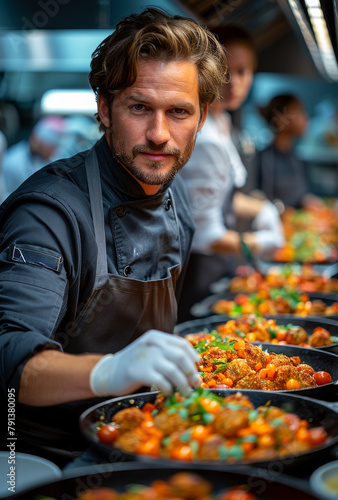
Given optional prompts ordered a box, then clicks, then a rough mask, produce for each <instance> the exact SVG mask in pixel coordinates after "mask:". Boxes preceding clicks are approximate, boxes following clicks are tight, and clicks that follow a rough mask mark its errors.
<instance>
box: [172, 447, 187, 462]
mask: <svg viewBox="0 0 338 500" xmlns="http://www.w3.org/2000/svg"><path fill="white" fill-rule="evenodd" d="M170 458H172V459H173V460H187V461H191V460H192V450H191V448H190V446H188V445H183V446H176V447H175V448H173V449H172V450H171V451H170Z"/></svg>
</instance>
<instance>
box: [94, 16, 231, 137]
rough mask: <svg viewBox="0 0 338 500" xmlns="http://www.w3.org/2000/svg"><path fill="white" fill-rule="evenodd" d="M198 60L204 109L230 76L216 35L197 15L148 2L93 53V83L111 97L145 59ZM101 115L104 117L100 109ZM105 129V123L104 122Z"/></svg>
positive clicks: (109, 100)
mask: <svg viewBox="0 0 338 500" xmlns="http://www.w3.org/2000/svg"><path fill="white" fill-rule="evenodd" d="M146 59H151V60H161V61H168V62H169V61H177V60H179V61H182V60H184V61H185V60H187V61H190V62H193V63H194V64H196V66H197V70H198V84H199V101H200V106H201V109H203V108H204V106H205V105H206V104H207V103H211V102H212V101H214V100H215V99H218V98H220V96H221V88H222V85H223V84H224V83H225V81H226V71H227V64H226V56H225V53H224V50H223V48H222V46H221V45H220V44H219V42H218V41H217V39H216V37H215V36H214V35H213V34H212V33H211V32H210V31H209V30H208V29H207V28H204V27H202V26H200V25H199V24H198V23H197V22H196V21H194V20H193V19H190V18H187V17H182V16H177V15H175V16H170V15H169V14H167V13H166V12H165V11H163V10H161V9H157V8H153V7H149V8H147V9H146V10H144V11H143V12H142V13H141V14H139V15H136V14H132V15H130V16H128V17H125V18H123V19H121V20H120V21H119V23H118V24H117V25H116V29H115V31H114V32H113V33H112V34H111V35H109V36H108V37H107V38H106V39H105V40H103V41H102V42H101V43H100V45H99V46H98V47H97V49H96V50H95V51H94V52H93V54H92V61H91V72H90V73H89V83H90V86H91V87H92V89H93V91H94V93H95V94H96V95H97V94H100V95H101V96H102V97H103V98H104V99H106V101H107V103H108V105H109V107H110V106H111V103H112V101H113V99H114V95H115V94H116V93H118V92H121V91H122V90H124V89H126V88H127V87H130V86H131V85H133V83H134V82H135V80H136V77H137V64H138V62H139V61H140V60H146ZM96 118H97V120H98V121H99V123H100V119H99V117H98V115H96ZM100 129H101V130H105V127H104V125H103V124H102V123H100Z"/></svg>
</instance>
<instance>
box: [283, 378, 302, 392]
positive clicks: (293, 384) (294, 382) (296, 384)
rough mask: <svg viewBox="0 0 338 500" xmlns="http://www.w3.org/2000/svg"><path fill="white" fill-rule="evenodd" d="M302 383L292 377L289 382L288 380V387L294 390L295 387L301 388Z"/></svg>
mask: <svg viewBox="0 0 338 500" xmlns="http://www.w3.org/2000/svg"><path fill="white" fill-rule="evenodd" d="M299 387H300V385H299V382H298V381H297V380H296V379H294V378H290V379H289V380H288V381H287V382H286V388H287V389H288V390H289V391H292V390H293V389H299Z"/></svg>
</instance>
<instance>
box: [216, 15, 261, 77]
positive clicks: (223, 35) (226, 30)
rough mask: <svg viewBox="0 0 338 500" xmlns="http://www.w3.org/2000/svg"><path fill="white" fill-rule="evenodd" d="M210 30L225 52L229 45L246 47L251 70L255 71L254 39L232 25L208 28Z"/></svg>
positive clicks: (255, 50)
mask: <svg viewBox="0 0 338 500" xmlns="http://www.w3.org/2000/svg"><path fill="white" fill-rule="evenodd" d="M210 30H211V31H212V32H213V33H214V35H216V37H217V38H218V41H219V43H220V44H222V45H223V46H224V48H225V49H226V50H227V46H228V45H230V44H239V45H244V46H245V47H248V48H249V49H250V50H251V52H252V56H253V68H254V72H255V71H256V70H257V65H258V62H257V49H256V46H255V42H254V39H253V38H252V36H251V35H250V34H249V33H248V32H247V31H246V30H245V29H243V28H241V27H240V26H236V25H233V24H228V25H224V26H215V27H213V28H212V27H210ZM229 52H230V51H229Z"/></svg>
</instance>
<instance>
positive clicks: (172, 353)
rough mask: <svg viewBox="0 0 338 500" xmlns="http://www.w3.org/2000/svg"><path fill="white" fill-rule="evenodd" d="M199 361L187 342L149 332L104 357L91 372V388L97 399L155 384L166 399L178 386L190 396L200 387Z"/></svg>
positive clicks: (157, 332)
mask: <svg viewBox="0 0 338 500" xmlns="http://www.w3.org/2000/svg"><path fill="white" fill-rule="evenodd" d="M199 359H200V358H199V355H198V354H197V352H196V351H195V349H194V348H193V347H192V345H190V344H189V342H188V341H186V340H185V339H183V338H181V337H177V336H175V335H171V334H168V333H163V332H159V331H157V330H149V331H148V332H146V333H145V334H144V335H142V336H141V337H140V338H138V339H137V340H135V341H134V342H132V343H131V344H130V345H129V346H127V347H126V348H124V349H122V350H121V351H119V352H117V353H116V354H107V355H106V356H103V358H101V359H100V361H99V362H98V363H97V364H96V365H95V366H94V368H93V369H92V371H91V374H90V388H91V390H92V391H93V393H94V394H95V395H97V396H111V395H114V396H122V395H126V394H132V393H133V392H134V391H135V390H137V389H139V388H140V387H142V386H143V385H145V386H149V387H150V386H152V385H155V386H156V387H157V388H158V389H159V390H161V391H162V392H163V393H164V394H165V395H166V396H168V395H169V394H171V393H172V391H173V389H174V388H176V387H177V388H178V390H179V391H180V392H181V393H182V394H183V395H184V396H187V395H188V394H189V392H190V388H191V387H196V386H200V385H201V379H200V377H199V375H198V373H197V369H196V367H195V362H197V361H198V360H199Z"/></svg>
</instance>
